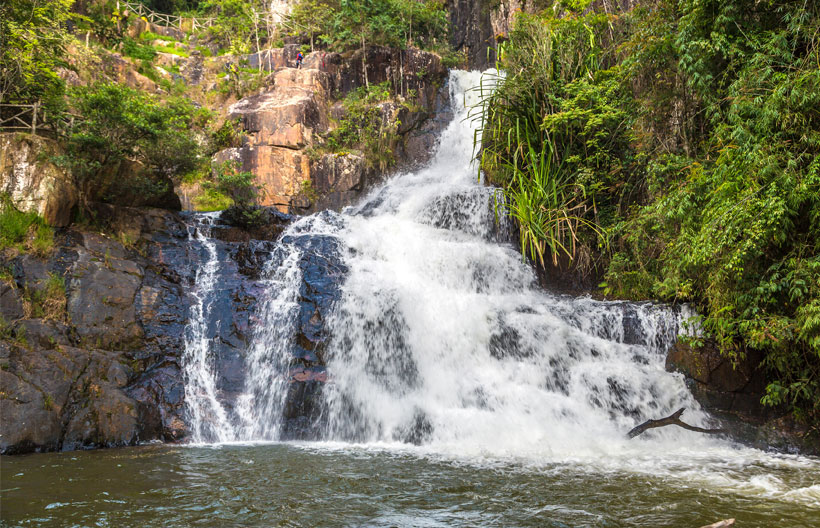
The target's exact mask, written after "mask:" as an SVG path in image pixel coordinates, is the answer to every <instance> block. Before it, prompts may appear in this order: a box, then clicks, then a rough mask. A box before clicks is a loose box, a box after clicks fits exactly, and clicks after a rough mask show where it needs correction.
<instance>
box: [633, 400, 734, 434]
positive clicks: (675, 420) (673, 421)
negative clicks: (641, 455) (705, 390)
mask: <svg viewBox="0 0 820 528" xmlns="http://www.w3.org/2000/svg"><path fill="white" fill-rule="evenodd" d="M685 410H686V408H685V407H684V408H682V409H678V410H677V411H675V413H674V414H672V415H670V416H667V417H666V418H661V419H660V420H647V421H645V422H644V423H642V424H641V425H639V426H637V427H635V428H633V429H632V430H631V431H629V433H628V434H627V436H629V438H635V437H636V436H638V435H639V434H641V433H643V432H644V431H646V430H647V429H654V428H656V427H665V426H667V425H677V426H678V427H683V428H684V429H688V430H689V431H695V432H696V433H706V434H719V433H725V432H726V430H724V429H704V428H702V427H695V426H694V425H689V424H688V423H683V422H682V421H680V416H681V415H682V414H683V411H685Z"/></svg>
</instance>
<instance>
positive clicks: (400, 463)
mask: <svg viewBox="0 0 820 528" xmlns="http://www.w3.org/2000/svg"><path fill="white" fill-rule="evenodd" d="M767 460H769V459H768V458H765V457H764V458H761V459H759V460H746V463H745V464H744V465H742V466H732V467H733V469H726V468H724V469H721V470H719V471H715V472H714V474H711V473H709V472H704V473H703V478H698V477H697V471H695V474H691V473H689V472H687V470H685V469H683V468H680V471H679V472H678V475H677V476H676V471H667V470H659V471H658V474H657V475H653V474H652V473H651V472H646V471H641V472H631V471H629V470H625V469H612V468H610V469H597V468H595V467H594V465H590V464H586V463H580V464H579V463H572V464H570V463H556V464H550V463H541V464H538V465H536V464H532V463H528V462H524V461H515V460H500V461H499V460H498V459H496V460H495V461H493V460H486V459H481V458H475V457H471V458H465V459H460V458H453V457H450V458H444V457H440V456H435V455H430V454H424V453H422V452H420V451H414V450H389V449H374V448H364V447H361V448H358V447H340V446H338V445H336V446H323V445H320V444H310V445H289V444H268V445H227V446H221V447H218V448H212V447H169V446H144V447H137V448H128V449H111V450H103V451H92V452H70V453H54V454H38V455H29V456H20V457H3V458H2V461H0V463H2V526H4V527H5V526H9V527H11V526H105V527H109V526H110V527H120V526H139V527H147V526H168V527H176V526H384V527H388V526H400V527H406V526H418V527H436V526H504V527H507V526H561V527H563V526H573V527H574V526H607V527H609V526H612V527H615V526H647V527H650V526H651V527H657V526H681V527H686V526H691V527H699V526H701V525H704V524H707V523H710V522H714V521H717V520H720V519H723V518H727V517H735V518H737V520H738V524H737V526H738V527H743V528H745V527H751V526H784V527H790V528H794V527H817V526H820V476H818V475H817V474H815V473H814V472H813V471H805V470H801V469H800V464H801V463H800V461H799V459H794V460H795V461H796V462H795V463H796V464H797V466H794V465H793V464H792V463H791V462H789V459H786V463H785V464H783V465H780V464H779V463H774V464H772V463H771V461H769V462H767ZM644 462H645V461H644ZM698 463H699V464H701V463H703V461H699V462H698ZM810 465H811V466H814V462H812V463H811V464H810ZM727 468H728V466H727ZM721 473H728V474H727V475H726V476H725V479H726V480H725V481H724V482H721V480H720V474H721ZM744 475H745V477H744ZM746 477H748V478H746ZM761 478H762V479H764V481H763V482H762V483H761V482H760V481H757V483H756V480H755V479H761ZM755 483H756V484H755ZM777 489H781V490H789V491H785V492H777V491H776V490H777ZM773 490H774V491H773Z"/></svg>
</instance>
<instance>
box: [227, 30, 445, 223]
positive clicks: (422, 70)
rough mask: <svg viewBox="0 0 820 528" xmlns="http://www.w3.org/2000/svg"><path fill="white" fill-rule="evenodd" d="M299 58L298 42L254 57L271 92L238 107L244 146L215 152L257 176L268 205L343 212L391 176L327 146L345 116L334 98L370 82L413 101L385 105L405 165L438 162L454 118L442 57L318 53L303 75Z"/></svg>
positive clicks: (233, 114) (372, 50) (396, 152)
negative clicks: (440, 139)
mask: <svg viewBox="0 0 820 528" xmlns="http://www.w3.org/2000/svg"><path fill="white" fill-rule="evenodd" d="M291 55H292V56H293V58H294V60H295V55H296V48H295V46H287V47H285V48H283V49H281V50H272V51H270V52H264V53H260V54H255V55H254V56H253V60H252V61H251V62H252V64H256V65H258V66H259V67H261V68H262V69H269V68H271V69H273V70H272V73H271V74H270V75H269V77H268V79H267V83H266V87H265V88H264V89H262V90H261V91H260V92H259V93H257V94H254V95H252V96H249V97H245V98H244V99H242V100H240V101H238V102H236V103H234V104H233V105H231V106H230V107H229V109H228V117H229V118H231V119H238V120H240V122H241V125H242V128H243V130H244V131H245V133H246V136H245V140H244V144H243V145H242V146H241V147H236V148H230V149H226V150H223V151H221V152H219V153H217V154H216V155H215V156H214V162H215V163H216V164H217V165H219V164H222V163H225V162H233V163H235V164H236V165H238V166H239V167H240V168H241V170H244V171H250V172H252V173H253V174H254V175H255V176H256V183H257V184H258V185H259V187H260V189H261V193H260V200H259V201H260V203H261V204H262V205H265V206H273V207H277V208H278V209H279V210H280V211H282V212H290V213H300V214H301V213H307V212H315V211H318V210H322V209H327V208H331V209H340V208H341V207H344V206H345V205H350V204H351V203H353V202H354V201H355V199H356V198H357V197H358V196H359V195H360V194H361V192H362V191H364V190H365V189H366V188H367V187H368V185H369V184H370V183H372V182H373V181H375V180H377V179H378V177H379V176H380V173H381V172H382V171H380V170H379V167H376V166H374V165H373V164H372V163H371V162H370V160H368V159H366V157H365V156H364V155H363V154H362V153H360V152H356V151H350V152H335V153H330V152H321V150H317V148H319V147H321V145H322V141H323V139H322V138H323V135H324V134H326V133H327V132H328V131H329V130H332V129H333V127H334V126H335V125H334V118H335V119H339V118H340V117H342V116H343V114H344V111H345V110H344V107H343V106H342V105H341V104H339V103H338V102H337V103H335V104H334V101H337V100H338V99H339V98H340V97H343V96H344V95H345V94H347V93H349V92H350V91H352V90H355V89H356V88H359V87H361V86H365V85H366V84H367V83H370V84H379V83H384V82H388V83H390V85H391V87H392V89H393V92H394V93H396V94H398V96H399V98H405V96H406V97H407V100H408V101H410V103H411V104H403V105H400V104H398V103H396V102H386V103H382V104H380V105H379V106H378V110H379V112H380V114H381V116H382V121H383V125H384V127H385V129H386V130H387V129H389V130H395V131H396V133H397V135H398V141H396V144H395V145H392V155H393V156H394V157H395V158H396V162H397V166H398V167H407V166H409V165H412V164H418V163H423V162H424V161H426V160H427V159H429V157H430V155H431V154H432V152H433V149H434V146H435V137H436V133H437V132H438V131H439V130H440V129H441V127H442V126H443V125H444V123H446V120H447V119H446V114H447V110H446V109H447V91H446V88H445V78H446V74H447V70H446V68H444V67H443V66H442V64H441V60H440V58H439V57H438V56H437V55H435V54H432V53H427V52H423V51H420V50H416V49H407V50H396V49H392V48H385V47H378V46H371V47H368V48H367V49H366V50H364V51H362V50H357V51H355V52H352V53H351V54H349V55H347V56H343V55H341V54H338V53H325V52H315V53H310V54H308V55H307V57H305V60H304V64H303V67H302V68H301V69H296V68H291V67H287V65H288V64H292V62H293V61H291V60H290V58H289V57H290V56H291ZM365 71H366V72H367V74H366V76H365Z"/></svg>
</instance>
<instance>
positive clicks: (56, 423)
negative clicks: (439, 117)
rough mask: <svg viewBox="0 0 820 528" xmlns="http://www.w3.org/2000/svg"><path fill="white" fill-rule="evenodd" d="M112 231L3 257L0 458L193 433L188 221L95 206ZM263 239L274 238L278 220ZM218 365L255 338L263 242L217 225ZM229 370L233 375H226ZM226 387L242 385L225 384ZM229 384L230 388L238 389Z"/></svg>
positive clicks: (69, 232) (71, 234)
mask: <svg viewBox="0 0 820 528" xmlns="http://www.w3.org/2000/svg"><path fill="white" fill-rule="evenodd" d="M100 210H101V213H102V216H101V222H103V223H104V226H105V234H102V233H100V232H99V230H92V229H87V228H77V227H71V228H66V229H62V230H59V231H58V233H57V235H56V240H55V248H54V250H53V251H52V253H51V255H50V256H48V257H46V258H39V257H35V256H32V255H26V254H23V255H13V254H9V253H6V254H5V255H4V256H3V258H2V262H0V269H2V270H3V274H2V282H0V317H2V319H0V323H2V329H0V333H2V339H0V414H2V416H3V420H2V424H0V452H2V453H6V454H12V453H24V452H29V451H35V450H36V451H40V450H68V449H77V448H87V447H104V446H114V445H129V444H134V443H137V442H140V441H146V440H153V439H158V440H163V441H174V440H179V439H181V438H184V437H185V436H186V434H187V428H186V422H185V417H184V385H183V383H184V380H183V375H182V371H181V361H182V355H183V353H184V351H185V339H186V334H185V329H186V324H187V323H188V317H189V307H190V304H191V302H192V296H191V295H192V292H191V288H192V284H193V283H194V280H195V277H196V272H197V268H198V266H199V265H200V264H201V262H200V261H201V257H202V256H201V255H200V254H199V251H200V250H201V248H199V247H198V246H197V245H196V244H194V243H192V239H191V231H190V230H191V226H190V225H189V224H190V223H189V220H188V218H187V217H186V215H185V214H179V213H173V212H169V211H166V210H160V209H132V208H123V207H118V208H114V207H105V206H101V207H100ZM271 215H272V216H271V218H270V222H268V223H267V225H266V228H265V230H263V232H262V233H260V234H257V236H264V237H268V238H275V237H276V236H278V234H279V233H280V232H281V226H282V225H284V224H285V223H287V222H288V218H287V217H282V216H277V215H275V214H273V213H271ZM221 234H222V236H223V238H227V239H231V240H234V241H233V242H220V246H219V251H220V252H221V258H222V259H224V262H225V267H226V271H225V274H224V276H223V277H222V280H223V283H224V284H223V286H224V288H226V289H229V290H230V292H231V294H230V295H227V294H226V295H224V296H222V297H221V298H220V299H221V300H220V302H219V304H218V306H217V307H216V310H217V311H216V315H217V316H218V317H219V318H220V320H222V321H223V327H222V328H227V329H229V330H227V331H224V332H222V335H220V340H219V342H220V353H219V358H220V361H223V362H230V361H236V359H237V357H238V355H239V351H240V350H242V349H243V347H244V346H245V345H244V339H245V337H246V335H247V332H248V327H249V324H250V323H249V321H248V307H249V306H250V305H251V304H252V303H253V302H254V297H253V292H254V285H255V282H254V280H255V279H258V277H259V271H260V267H261V261H262V258H261V257H260V254H262V253H265V254H267V253H266V252H265V246H264V244H265V242H264V241H251V236H250V235H249V234H247V233H244V232H241V231H238V232H237V230H235V229H234V228H231V227H230V226H222V227H221ZM224 371H225V372H231V369H224ZM222 382H223V385H224V386H223V390H225V391H231V390H235V391H236V390H239V389H241V387H236V386H235V384H236V383H241V381H236V380H231V379H227V378H226V379H224V380H222ZM232 383H233V384H234V385H232Z"/></svg>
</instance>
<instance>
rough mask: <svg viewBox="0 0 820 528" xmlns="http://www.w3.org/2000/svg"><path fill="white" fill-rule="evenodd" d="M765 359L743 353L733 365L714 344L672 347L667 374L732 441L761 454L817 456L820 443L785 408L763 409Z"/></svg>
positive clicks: (751, 353)
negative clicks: (678, 378) (681, 380)
mask: <svg viewBox="0 0 820 528" xmlns="http://www.w3.org/2000/svg"><path fill="white" fill-rule="evenodd" d="M762 359H763V354H762V353H761V352H759V351H755V350H747V351H746V357H745V358H743V359H741V360H739V361H738V362H737V363H736V364H733V363H732V361H731V359H729V358H727V357H725V356H723V355H722V354H720V352H719V350H718V349H717V347H716V346H715V345H714V344H713V343H709V342H707V343H706V344H705V345H704V346H702V347H700V348H692V347H690V346H689V345H686V344H684V343H677V344H675V345H674V346H673V347H672V348H671V350H670V351H669V353H668V355H667V358H666V368H667V370H674V371H677V372H681V373H682V374H683V375H684V376H686V380H687V385H688V386H689V389H690V390H691V391H692V394H693V395H694V396H695V399H696V400H697V401H698V402H699V403H700V404H701V405H703V407H704V408H705V409H706V410H708V411H709V412H710V413H712V414H713V415H715V416H717V417H718V418H719V419H720V420H721V422H722V423H723V428H724V429H726V430H727V431H728V433H729V434H730V435H731V436H732V437H733V438H735V439H736V440H738V441H740V442H743V443H745V444H747V445H751V446H753V447H757V448H759V449H777V450H782V451H787V452H802V453H804V454H820V441H818V438H817V436H816V432H815V433H813V432H812V431H811V430H810V429H809V428H808V426H806V425H804V424H800V423H798V422H796V421H795V420H794V417H793V416H791V415H790V414H789V413H788V411H787V409H785V408H783V407H768V406H764V405H762V404H761V403H760V402H761V399H762V398H763V396H764V395H765V389H766V384H767V382H768V380H767V377H766V373H765V371H764V370H763V369H762V368H761V366H760V365H761V361H762Z"/></svg>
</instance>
